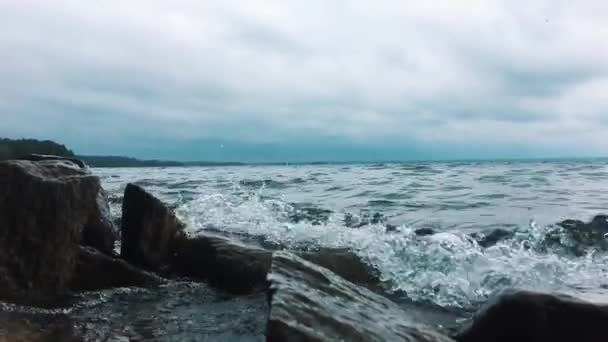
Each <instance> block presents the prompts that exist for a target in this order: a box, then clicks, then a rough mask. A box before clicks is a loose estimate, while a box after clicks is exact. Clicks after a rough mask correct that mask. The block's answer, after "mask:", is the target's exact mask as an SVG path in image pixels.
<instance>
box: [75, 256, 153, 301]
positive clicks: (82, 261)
mask: <svg viewBox="0 0 608 342" xmlns="http://www.w3.org/2000/svg"><path fill="white" fill-rule="evenodd" d="M161 282H162V279H161V278H159V277H158V276H156V275H154V274H152V273H149V272H146V271H143V270H141V269H138V268H136V267H134V266H132V265H129V264H128V263H127V262H126V261H124V260H121V259H118V258H111V257H109V256H107V255H105V254H103V253H101V252H99V251H97V250H96V249H94V248H91V247H83V246H81V247H79V250H78V259H77V262H76V270H75V272H74V277H73V278H72V282H71V286H70V288H71V290H73V291H92V290H99V289H108V288H113V287H132V286H136V287H148V286H154V285H158V284H160V283H161Z"/></svg>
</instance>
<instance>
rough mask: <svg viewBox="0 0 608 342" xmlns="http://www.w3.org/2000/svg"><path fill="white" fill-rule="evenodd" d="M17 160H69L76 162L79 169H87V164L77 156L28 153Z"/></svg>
mask: <svg viewBox="0 0 608 342" xmlns="http://www.w3.org/2000/svg"><path fill="white" fill-rule="evenodd" d="M19 160H29V161H47V160H51V161H69V162H71V163H74V164H76V165H77V166H78V167H80V168H81V169H88V167H87V164H85V162H83V161H82V160H80V159H78V158H70V157H61V156H54V155H50V154H30V155H27V156H24V157H21V158H19Z"/></svg>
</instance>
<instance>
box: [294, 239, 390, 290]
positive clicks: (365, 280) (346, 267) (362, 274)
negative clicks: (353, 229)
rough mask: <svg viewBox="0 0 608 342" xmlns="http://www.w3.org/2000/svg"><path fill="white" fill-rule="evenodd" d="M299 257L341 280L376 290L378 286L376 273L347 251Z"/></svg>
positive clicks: (341, 250) (326, 250) (340, 250)
mask: <svg viewBox="0 0 608 342" xmlns="http://www.w3.org/2000/svg"><path fill="white" fill-rule="evenodd" d="M299 256H300V257H302V258H304V259H306V260H308V261H310V262H312V263H314V264H317V265H319V266H323V267H325V268H327V269H329V270H332V271H333V272H335V273H336V274H338V275H339V276H341V277H342V278H344V279H346V280H348V281H350V282H352V283H355V284H357V285H362V286H365V287H367V288H369V289H374V290H376V289H377V287H378V284H379V279H378V274H377V272H376V271H375V270H374V269H373V268H372V267H370V266H369V265H367V264H365V263H364V262H363V260H361V258H360V257H359V256H357V255H356V254H354V253H353V252H352V251H350V250H347V249H322V250H320V251H316V252H309V253H301V254H299Z"/></svg>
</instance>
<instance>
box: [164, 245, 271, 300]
mask: <svg viewBox="0 0 608 342" xmlns="http://www.w3.org/2000/svg"><path fill="white" fill-rule="evenodd" d="M270 262H271V253H270V252H269V251H266V250H263V249H260V248H256V247H252V246H247V245H244V244H241V243H238V242H235V241H232V240H229V239H226V238H223V237H219V236H210V235H206V236H198V237H196V238H190V239H186V238H183V239H179V240H178V241H177V242H176V248H175V253H174V255H173V256H172V270H173V271H174V272H176V273H177V274H178V275H180V276H186V277H191V278H197V279H201V280H206V281H207V282H209V283H210V284H211V285H213V286H216V287H218V288H220V289H223V290H226V291H229V292H233V293H250V292H254V291H257V290H264V289H266V287H267V282H266V275H267V274H268V270H269V269H270Z"/></svg>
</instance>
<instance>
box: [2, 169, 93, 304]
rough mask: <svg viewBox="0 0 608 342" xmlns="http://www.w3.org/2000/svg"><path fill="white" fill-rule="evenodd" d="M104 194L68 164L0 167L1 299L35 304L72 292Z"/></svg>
mask: <svg viewBox="0 0 608 342" xmlns="http://www.w3.org/2000/svg"><path fill="white" fill-rule="evenodd" d="M100 188H101V187H100V184H99V179H98V178H97V177H95V176H93V175H91V174H90V173H89V172H87V171H86V170H84V169H82V168H80V167H79V166H77V165H76V164H74V163H72V162H69V161H63V160H45V161H40V162H32V161H26V160H12V161H4V162H0V297H2V298H3V299H5V300H9V301H16V302H27V303H35V302H37V301H44V300H45V299H48V298H52V297H58V296H61V295H62V294H64V293H66V292H67V291H68V286H69V282H70V279H71V278H72V274H73V270H74V266H75V263H76V255H77V251H78V243H79V242H80V238H81V233H82V230H83V227H84V225H85V224H86V223H87V222H88V221H89V219H90V217H91V215H92V213H93V212H94V211H95V210H96V196H97V193H98V192H99V190H100Z"/></svg>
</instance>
